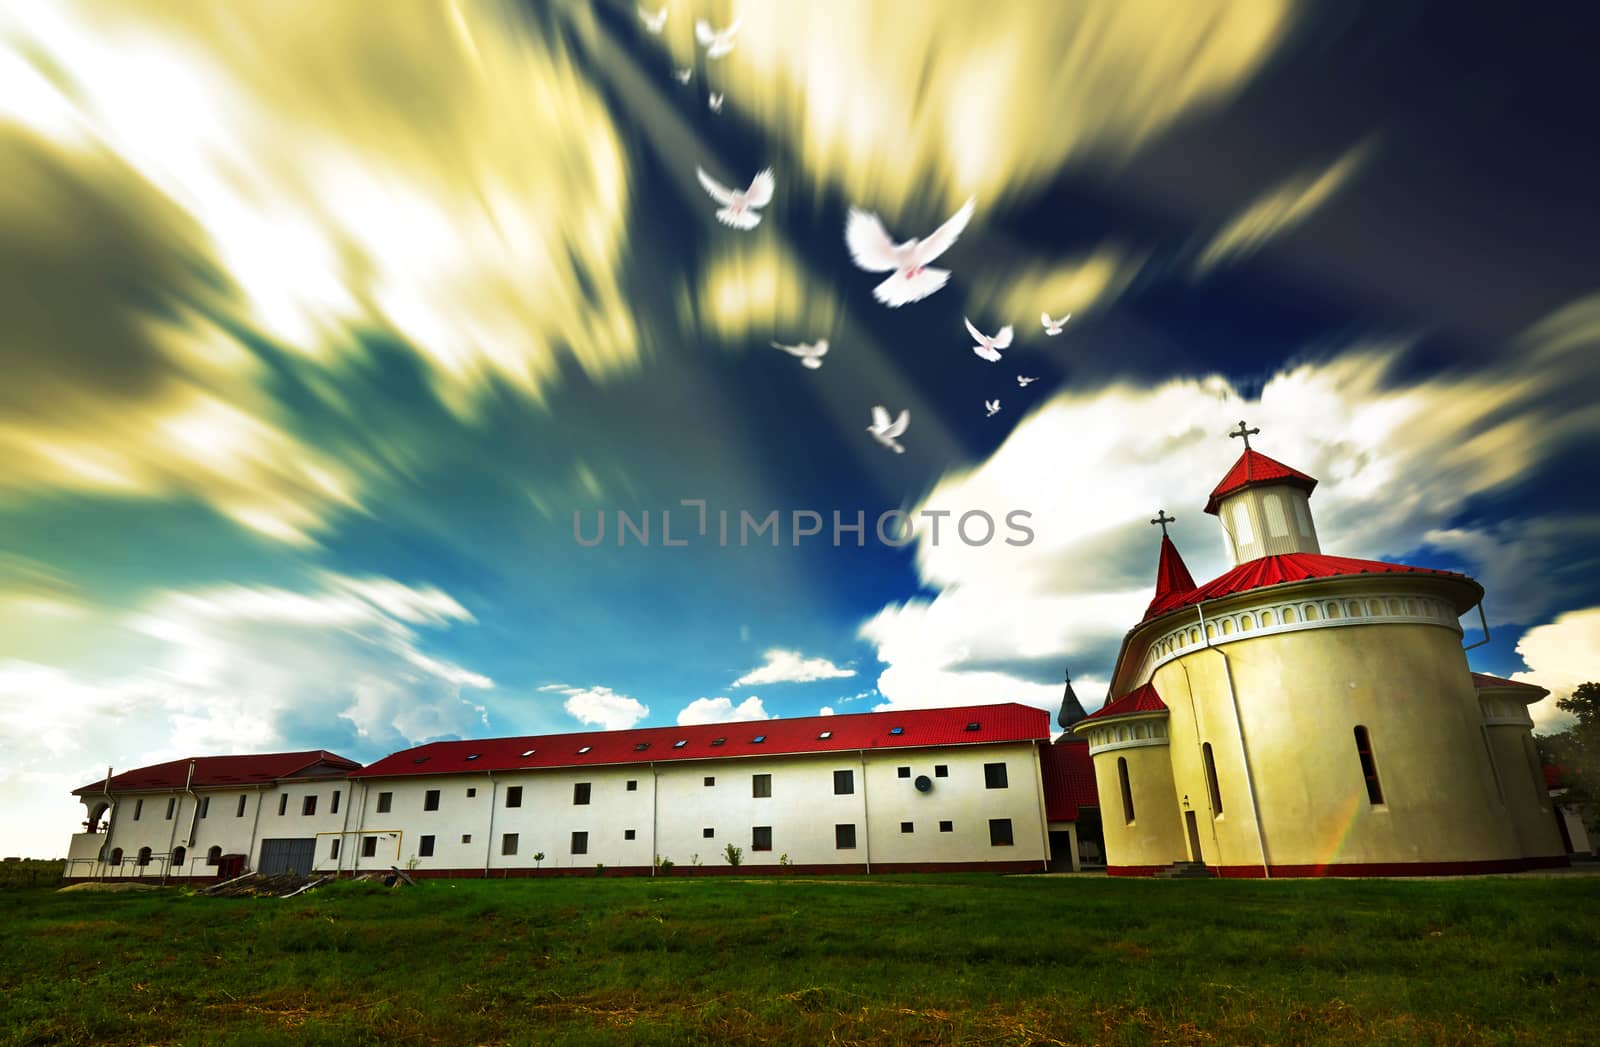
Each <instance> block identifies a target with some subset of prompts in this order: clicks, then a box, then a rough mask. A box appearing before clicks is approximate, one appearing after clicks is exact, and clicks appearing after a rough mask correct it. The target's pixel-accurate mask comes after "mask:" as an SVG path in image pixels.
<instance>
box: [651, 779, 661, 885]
mask: <svg viewBox="0 0 1600 1047" xmlns="http://www.w3.org/2000/svg"><path fill="white" fill-rule="evenodd" d="M660 809H661V772H660V771H657V770H656V762H655V761H654V760H651V761H650V875H651V876H655V874H656V866H658V865H660V864H661V862H660V861H659V859H660V857H661V852H660V851H658V850H656V818H657V812H658V811H660Z"/></svg>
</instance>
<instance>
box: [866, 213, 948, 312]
mask: <svg viewBox="0 0 1600 1047" xmlns="http://www.w3.org/2000/svg"><path fill="white" fill-rule="evenodd" d="M972 207H973V201H972V200H970V199H969V200H968V201H967V202H966V203H965V204H963V205H962V206H961V210H959V211H957V212H956V213H955V214H954V215H953V216H951V218H950V220H949V221H947V222H945V223H944V224H943V225H941V226H940V227H939V228H937V229H935V230H934V231H933V233H932V234H931V235H929V237H928V238H927V239H926V240H918V239H915V238H913V239H910V240H906V241H904V242H903V243H898V244H897V243H895V242H894V241H893V240H892V239H891V238H890V237H889V233H888V231H887V230H886V229H884V227H883V223H882V222H881V221H879V220H878V216H877V215H875V214H872V213H870V212H868V211H863V210H860V209H859V208H855V207H852V208H851V209H850V217H849V219H848V220H847V221H846V222H845V226H844V242H845V244H846V245H847V246H848V247H849V248H850V258H851V260H852V261H854V262H855V264H856V265H857V267H859V268H861V269H865V270H866V271H867V272H869V273H882V272H893V274H894V275H893V276H890V277H889V278H888V279H887V280H885V281H883V283H881V284H879V285H878V286H877V287H874V288H873V289H872V296H873V297H874V298H876V299H877V300H878V301H880V302H882V303H883V304H884V305H887V306H889V307H890V308H897V307H899V306H902V305H905V304H906V303H908V302H916V301H920V300H922V299H924V298H926V297H928V296H929V295H930V294H933V292H935V291H937V290H938V289H939V288H941V287H943V286H944V285H945V281H946V280H948V279H950V270H948V269H930V268H929V267H928V263H929V262H931V261H933V260H934V259H935V258H938V257H939V256H940V255H942V254H944V253H945V252H946V251H948V250H949V249H950V245H951V244H953V243H955V242H956V238H957V237H959V236H960V235H961V231H962V230H963V229H965V228H966V227H967V222H969V221H970V220H971V219H972Z"/></svg>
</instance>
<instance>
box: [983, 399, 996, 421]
mask: <svg viewBox="0 0 1600 1047" xmlns="http://www.w3.org/2000/svg"><path fill="white" fill-rule="evenodd" d="M983 410H984V412H985V413H984V417H985V418H993V417H994V416H995V415H997V414H999V413H1000V401H999V400H985V401H984V402H983Z"/></svg>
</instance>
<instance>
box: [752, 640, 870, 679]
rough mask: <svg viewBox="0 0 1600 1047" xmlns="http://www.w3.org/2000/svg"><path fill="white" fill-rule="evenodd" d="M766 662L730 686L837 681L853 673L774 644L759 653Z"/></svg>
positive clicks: (823, 660) (828, 662)
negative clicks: (772, 646) (761, 653)
mask: <svg viewBox="0 0 1600 1047" xmlns="http://www.w3.org/2000/svg"><path fill="white" fill-rule="evenodd" d="M762 657H763V658H765V659H766V661H765V662H764V663H763V664H762V665H760V666H757V667H756V668H754V669H751V670H750V671H749V672H747V673H745V674H744V675H743V676H741V677H739V678H738V679H737V680H735V681H733V683H731V684H729V686H730V687H745V686H748V685H751V684H768V683H809V682H811V681H812V680H837V679H841V678H843V677H846V676H854V675H855V674H856V671H855V670H854V669H843V668H840V667H839V666H837V665H834V664H833V663H832V662H830V661H828V659H826V658H807V657H805V656H804V655H802V654H801V653H800V652H799V651H786V650H783V649H782V648H780V647H774V648H772V649H771V650H769V651H767V652H766V653H765V654H764V655H762Z"/></svg>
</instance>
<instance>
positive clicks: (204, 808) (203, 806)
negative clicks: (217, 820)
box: [200, 796, 211, 818]
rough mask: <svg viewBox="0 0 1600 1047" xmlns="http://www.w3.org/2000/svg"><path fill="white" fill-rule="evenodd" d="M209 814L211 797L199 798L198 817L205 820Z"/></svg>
mask: <svg viewBox="0 0 1600 1047" xmlns="http://www.w3.org/2000/svg"><path fill="white" fill-rule="evenodd" d="M210 814H211V797H209V796H202V797H200V817H202V818H206V817H209V816H210Z"/></svg>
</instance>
